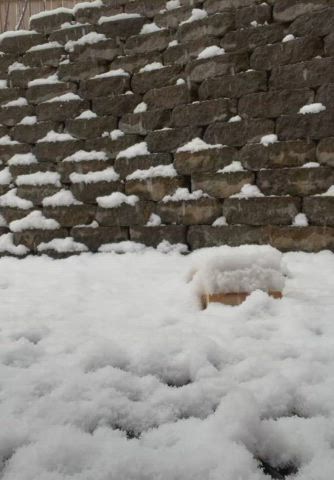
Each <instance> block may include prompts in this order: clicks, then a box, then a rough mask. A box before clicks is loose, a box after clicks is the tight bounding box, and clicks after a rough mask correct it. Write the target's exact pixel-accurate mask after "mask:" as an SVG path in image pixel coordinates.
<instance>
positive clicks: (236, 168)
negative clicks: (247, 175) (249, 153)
mask: <svg viewBox="0 0 334 480" xmlns="http://www.w3.org/2000/svg"><path fill="white" fill-rule="evenodd" d="M244 171H245V169H244V167H243V166H242V164H241V162H239V161H238V160H234V161H233V162H232V163H230V164H229V165H226V167H224V168H221V169H220V170H218V171H217V173H233V172H244Z"/></svg>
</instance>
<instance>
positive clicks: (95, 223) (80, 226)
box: [75, 220, 99, 228]
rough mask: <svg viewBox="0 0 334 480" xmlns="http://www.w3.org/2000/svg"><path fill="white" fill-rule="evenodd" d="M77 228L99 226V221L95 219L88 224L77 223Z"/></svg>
mask: <svg viewBox="0 0 334 480" xmlns="http://www.w3.org/2000/svg"><path fill="white" fill-rule="evenodd" d="M75 227H76V228H99V224H98V223H97V221H96V220H93V221H92V223H89V224H88V225H87V224H86V223H83V224H81V225H76V226H75Z"/></svg>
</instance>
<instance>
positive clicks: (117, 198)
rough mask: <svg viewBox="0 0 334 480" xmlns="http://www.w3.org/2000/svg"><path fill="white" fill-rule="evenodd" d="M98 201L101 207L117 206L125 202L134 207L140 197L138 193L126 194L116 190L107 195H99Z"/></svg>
mask: <svg viewBox="0 0 334 480" xmlns="http://www.w3.org/2000/svg"><path fill="white" fill-rule="evenodd" d="M96 201H97V204H98V206H99V207H101V208H117V207H120V206H121V205H123V204H126V205H130V206H131V207H134V206H135V205H136V203H137V202H139V198H138V197H137V195H125V194H124V193H121V192H114V193H112V194H111V195H106V196H105V197H97V199H96Z"/></svg>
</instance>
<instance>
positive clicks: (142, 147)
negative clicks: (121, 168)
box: [116, 142, 150, 158]
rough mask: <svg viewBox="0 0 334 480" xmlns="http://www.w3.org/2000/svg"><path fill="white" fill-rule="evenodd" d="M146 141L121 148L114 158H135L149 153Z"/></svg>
mask: <svg viewBox="0 0 334 480" xmlns="http://www.w3.org/2000/svg"><path fill="white" fill-rule="evenodd" d="M149 154H150V152H149V151H148V148H147V143H146V142H140V143H136V144H135V145H132V146H131V147H129V148H126V149H125V150H121V151H120V152H119V153H118V155H117V157H116V158H135V157H140V156H143V155H149Z"/></svg>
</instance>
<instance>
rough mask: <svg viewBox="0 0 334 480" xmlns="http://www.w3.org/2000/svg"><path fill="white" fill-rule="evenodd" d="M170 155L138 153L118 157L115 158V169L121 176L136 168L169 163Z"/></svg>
mask: <svg viewBox="0 0 334 480" xmlns="http://www.w3.org/2000/svg"><path fill="white" fill-rule="evenodd" d="M171 162H172V157H171V155H170V154H169V153H153V154H151V155H138V156H136V157H133V158H126V157H118V158H116V160H115V169H116V171H117V173H119V174H120V176H121V178H125V177H126V176H127V175H130V174H131V173H133V172H135V171H136V170H147V169H149V168H150V167H157V166H158V165H169V164H170V163H171Z"/></svg>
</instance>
